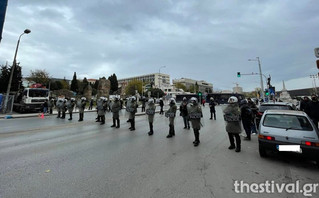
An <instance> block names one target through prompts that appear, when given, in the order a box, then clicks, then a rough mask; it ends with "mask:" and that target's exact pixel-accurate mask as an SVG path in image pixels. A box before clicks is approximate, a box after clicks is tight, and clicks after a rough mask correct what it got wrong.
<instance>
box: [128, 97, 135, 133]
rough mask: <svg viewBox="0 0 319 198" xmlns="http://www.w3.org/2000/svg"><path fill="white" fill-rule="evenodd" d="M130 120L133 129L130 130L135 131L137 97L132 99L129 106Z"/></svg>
mask: <svg viewBox="0 0 319 198" xmlns="http://www.w3.org/2000/svg"><path fill="white" fill-rule="evenodd" d="M129 105H130V106H129V120H130V122H131V127H130V128H129V129H130V130H131V131H134V130H135V113H136V112H137V103H136V98H135V96H132V97H131V102H130V104H129Z"/></svg>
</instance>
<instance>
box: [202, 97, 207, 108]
mask: <svg viewBox="0 0 319 198" xmlns="http://www.w3.org/2000/svg"><path fill="white" fill-rule="evenodd" d="M205 102H206V100H205V98H203V99H202V105H203V107H205Z"/></svg>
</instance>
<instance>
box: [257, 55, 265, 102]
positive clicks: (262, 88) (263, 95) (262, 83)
mask: <svg viewBox="0 0 319 198" xmlns="http://www.w3.org/2000/svg"><path fill="white" fill-rule="evenodd" d="M257 60H258V66H259V76H260V86H261V97H262V98H263V100H264V102H265V92H264V82H263V77H262V75H263V74H262V72H261V64H260V60H259V57H257Z"/></svg>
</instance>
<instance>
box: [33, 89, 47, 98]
mask: <svg viewBox="0 0 319 198" xmlns="http://www.w3.org/2000/svg"><path fill="white" fill-rule="evenodd" d="M48 94H49V91H48V90H40V89H30V90H29V97H47V96H48Z"/></svg>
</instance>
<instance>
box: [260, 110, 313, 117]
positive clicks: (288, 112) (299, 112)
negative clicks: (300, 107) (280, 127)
mask: <svg viewBox="0 0 319 198" xmlns="http://www.w3.org/2000/svg"><path fill="white" fill-rule="evenodd" d="M264 114H285V115H299V116H305V115H307V114H306V113H305V112H303V111H295V110H266V111H265V113H264Z"/></svg>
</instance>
